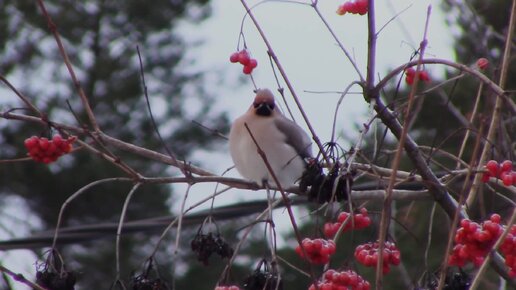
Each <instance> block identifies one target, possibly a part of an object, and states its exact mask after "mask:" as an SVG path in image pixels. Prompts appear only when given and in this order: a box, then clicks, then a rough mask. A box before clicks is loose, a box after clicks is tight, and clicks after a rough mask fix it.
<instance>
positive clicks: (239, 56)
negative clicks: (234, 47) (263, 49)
mask: <svg viewBox="0 0 516 290" xmlns="http://www.w3.org/2000/svg"><path fill="white" fill-rule="evenodd" d="M229 61H231V62H232V63H237V62H239V63H240V64H241V65H243V66H244V68H243V72H244V74H246V75H248V74H251V73H252V72H253V70H254V69H255V68H256V67H257V66H258V62H257V61H256V59H254V58H251V56H249V52H247V50H245V49H243V50H241V51H237V52H234V53H233V54H231V56H230V57H229Z"/></svg>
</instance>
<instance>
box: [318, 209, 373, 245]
mask: <svg viewBox="0 0 516 290" xmlns="http://www.w3.org/2000/svg"><path fill="white" fill-rule="evenodd" d="M349 217H350V214H349V213H348V212H345V211H343V212H341V213H340V214H339V215H338V217H337V222H335V223H331V222H330V223H325V224H324V229H323V230H324V236H325V237H327V238H328V239H333V238H334V237H335V234H336V233H337V231H338V230H339V228H340V227H341V226H342V224H343V223H346V224H345V225H344V227H343V229H342V232H343V233H344V232H346V231H349V230H351V229H355V230H359V229H363V228H366V227H368V226H369V225H371V218H369V216H368V214H367V209H366V208H365V207H363V208H360V209H359V210H358V213H355V214H353V218H354V221H355V222H354V224H353V222H352V220H351V218H349Z"/></svg>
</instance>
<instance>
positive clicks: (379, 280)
mask: <svg viewBox="0 0 516 290" xmlns="http://www.w3.org/2000/svg"><path fill="white" fill-rule="evenodd" d="M371 2H373V1H369V4H371ZM431 11H432V9H431V6H428V11H427V15H426V17H427V18H426V23H425V31H424V33H423V40H422V41H421V44H420V46H419V51H420V52H419V53H420V54H419V63H418V65H417V69H416V77H415V79H414V83H413V85H412V90H411V91H410V95H409V97H408V104H407V108H406V113H405V126H403V129H402V132H401V134H400V137H399V139H398V140H399V141H398V150H397V151H396V155H395V157H394V160H393V164H392V171H393V173H394V174H393V177H391V178H390V179H389V185H388V187H387V194H386V197H385V201H384V204H383V210H382V215H381V220H380V228H379V234H378V244H379V248H378V252H379V253H380V255H378V264H377V265H376V289H377V290H380V289H382V288H383V255H382V254H381V253H383V250H384V247H385V238H386V236H387V230H388V228H389V222H390V218H391V202H392V198H391V195H392V190H393V189H394V185H395V182H396V178H395V177H394V176H395V175H396V171H397V170H398V167H399V164H400V162H401V155H402V153H403V148H404V147H405V140H406V139H407V135H408V130H409V127H410V126H409V124H410V123H411V119H412V104H413V102H414V95H415V94H416V89H417V84H418V82H419V72H420V71H421V67H422V65H421V60H422V59H423V56H424V53H425V49H426V45H427V38H426V36H427V33H428V25H429V21H430V13H431Z"/></svg>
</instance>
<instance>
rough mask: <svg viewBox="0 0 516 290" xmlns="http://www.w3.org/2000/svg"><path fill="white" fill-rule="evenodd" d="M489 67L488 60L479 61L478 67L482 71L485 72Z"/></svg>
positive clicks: (481, 59) (480, 59)
mask: <svg viewBox="0 0 516 290" xmlns="http://www.w3.org/2000/svg"><path fill="white" fill-rule="evenodd" d="M488 66H489V61H488V60H487V58H483V57H482V58H479V59H478V60H477V67H478V68H479V69H481V70H484V69H486V68H487V67H488Z"/></svg>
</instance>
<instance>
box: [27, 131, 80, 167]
mask: <svg viewBox="0 0 516 290" xmlns="http://www.w3.org/2000/svg"><path fill="white" fill-rule="evenodd" d="M76 139H77V138H76V137H75V136H72V137H68V138H67V139H63V137H61V135H54V137H52V140H49V139H47V138H45V137H42V138H40V137H37V136H32V137H30V138H27V139H25V142H24V144H25V148H27V151H28V155H29V156H30V157H31V158H32V159H33V160H34V161H36V162H43V163H46V164H48V163H51V162H54V161H56V160H57V159H58V158H59V157H61V156H62V155H64V154H66V153H70V151H72V143H73V142H74V141H75V140H76Z"/></svg>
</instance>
